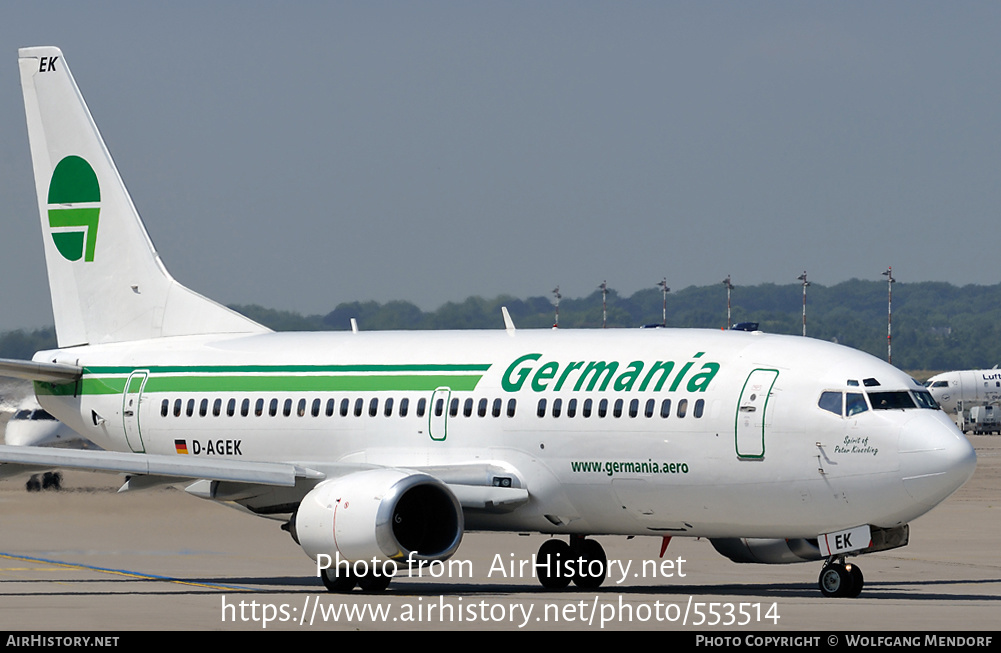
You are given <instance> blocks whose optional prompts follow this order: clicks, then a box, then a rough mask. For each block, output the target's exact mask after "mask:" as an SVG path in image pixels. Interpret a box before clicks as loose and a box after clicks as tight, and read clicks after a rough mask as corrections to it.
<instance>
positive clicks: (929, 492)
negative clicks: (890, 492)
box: [900, 411, 977, 508]
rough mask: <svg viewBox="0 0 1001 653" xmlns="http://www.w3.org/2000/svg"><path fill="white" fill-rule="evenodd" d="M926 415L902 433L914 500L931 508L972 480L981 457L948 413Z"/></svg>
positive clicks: (907, 484)
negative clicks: (978, 457)
mask: <svg viewBox="0 0 1001 653" xmlns="http://www.w3.org/2000/svg"><path fill="white" fill-rule="evenodd" d="M922 413H923V414H921V415H919V416H916V417H915V419H913V420H911V421H909V422H908V423H907V424H905V425H904V427H903V429H902V432H901V437H900V470H901V472H902V474H901V475H902V477H903V482H904V489H905V490H907V493H908V494H909V495H910V496H911V498H913V499H914V500H915V501H917V502H919V503H921V504H923V505H925V506H927V507H928V508H931V507H933V506H936V505H938V504H939V503H941V502H942V501H944V500H945V499H946V498H947V497H948V496H949V495H950V494H952V493H953V492H955V491H956V490H958V489H959V488H960V487H961V486H962V485H963V483H966V481H968V480H970V477H971V476H973V470H974V469H975V468H976V466H977V454H976V453H975V452H974V451H973V446H972V445H971V444H970V441H969V440H967V439H966V436H965V435H963V433H962V432H961V431H960V430H959V429H958V428H957V427H956V425H955V424H954V423H953V422H952V420H950V419H949V418H948V416H946V415H945V413H943V412H941V411H935V412H932V411H922Z"/></svg>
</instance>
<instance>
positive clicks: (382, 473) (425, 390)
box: [0, 47, 976, 596]
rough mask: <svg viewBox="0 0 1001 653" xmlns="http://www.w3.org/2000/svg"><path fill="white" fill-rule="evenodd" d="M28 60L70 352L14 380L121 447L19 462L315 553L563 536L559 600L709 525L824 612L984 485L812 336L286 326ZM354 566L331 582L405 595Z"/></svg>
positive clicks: (738, 554)
mask: <svg viewBox="0 0 1001 653" xmlns="http://www.w3.org/2000/svg"><path fill="white" fill-rule="evenodd" d="M20 67H21V80H22V86H23V91H24V101H25V107H26V114H27V120H28V134H29V139H30V144H31V154H32V161H33V165H34V172H35V180H36V186H37V192H38V202H39V211H40V215H41V224H42V232H43V239H44V242H45V256H46V265H47V269H48V276H49V284H50V289H51V294H52V303H53V313H54V317H55V323H56V333H57V340H58V348H57V349H54V350H52V351H42V352H38V353H37V354H36V355H35V357H34V359H33V360H32V361H10V360H7V361H2V362H0V371H2V372H3V373H4V374H7V375H12V376H18V377H21V378H28V379H31V380H33V381H34V387H35V392H36V394H37V396H38V399H39V401H40V402H41V404H42V405H43V406H44V407H45V408H46V410H48V411H49V412H51V413H52V414H53V415H55V416H56V417H58V418H59V419H60V420H62V421H64V422H65V423H66V424H68V425H70V426H71V427H72V428H73V429H74V430H76V431H78V432H79V433H81V434H83V435H85V436H86V437H88V438H89V439H91V440H92V441H94V442H95V443H96V444H98V445H99V446H101V447H103V448H104V449H107V450H108V451H103V452H102V451H81V452H75V451H51V450H43V449H39V448H32V447H24V448H17V447H4V448H3V449H2V450H0V460H2V461H6V463H7V464H6V465H4V467H5V468H7V470H8V471H10V472H18V471H23V470H25V469H32V468H34V469H49V468H53V467H67V468H82V469H90V470H99V471H111V472H119V473H123V474H127V475H128V476H129V478H128V480H127V481H126V483H125V488H124V489H129V490H131V489H138V488H143V487H149V486H152V485H156V484H162V483H183V484H184V486H185V487H186V489H187V491H188V492H190V493H191V494H193V495H196V496H199V497H204V498H207V499H212V500H215V501H219V502H227V503H229V504H231V505H236V506H239V507H242V508H243V509H245V510H246V511H248V512H250V513H254V514H257V515H261V516H265V517H270V518H274V519H278V520H281V522H282V524H283V528H285V529H287V530H288V531H289V532H290V533H291V535H292V537H293V538H295V540H296V542H298V543H299V544H300V545H301V546H302V548H303V549H304V550H305V552H306V553H307V554H308V555H309V556H310V557H312V558H313V559H324V557H325V556H329V558H332V559H334V560H340V561H349V562H358V561H368V560H378V561H396V562H399V563H401V565H402V568H403V569H406V561H407V560H408V559H411V558H413V559H414V560H418V561H420V560H423V561H435V560H444V559H447V558H448V557H450V556H452V555H453V554H454V553H455V552H456V550H457V548H458V547H459V544H460V541H461V539H462V535H463V532H464V531H466V530H485V531H516V532H541V533H545V534H551V535H552V536H553V538H552V539H550V540H548V541H546V542H545V543H544V544H543V545H542V547H541V549H540V551H539V556H538V567H537V569H536V573H537V574H538V577H539V579H540V580H541V582H542V584H543V585H544V586H546V587H550V588H558V587H565V586H566V585H567V584H568V583H570V582H573V583H575V584H576V585H578V586H580V587H596V586H598V585H600V584H601V582H602V580H603V579H604V577H605V575H606V569H605V567H606V564H605V554H604V552H603V550H602V547H601V546H600V545H599V544H598V543H597V541H596V540H594V539H591V538H593V537H595V536H603V535H620V536H622V535H625V536H631V535H648V536H655V537H657V538H663V539H664V543H665V544H666V542H667V541H668V540H667V538H670V537H673V536H686V537H706V538H711V539H712V541H713V543H714V545H715V546H716V548H717V549H718V550H719V551H720V552H722V553H723V554H724V555H726V556H728V557H730V558H731V559H732V560H735V561H737V562H762V563H785V562H800V561H806V560H817V561H821V560H823V561H824V564H823V568H822V571H821V574H820V579H819V580H820V589H821V591H822V592H823V593H824V594H825V595H827V596H857V595H858V593H859V592H860V591H861V589H862V584H863V579H862V574H861V572H860V571H859V569H858V567H857V566H856V565H852V564H846V558H847V557H848V556H853V555H857V554H861V553H870V552H874V551H880V550H886V549H890V548H894V547H897V546H902V545H904V544H906V543H907V541H908V534H909V533H908V522H910V521H911V520H913V519H915V518H916V517H919V516H921V515H922V514H924V513H926V512H927V511H929V510H931V509H932V508H933V507H934V506H936V505H937V504H939V503H940V502H942V501H943V500H944V499H945V498H946V497H948V496H949V495H950V494H952V493H953V492H954V491H955V490H956V489H957V488H959V487H960V486H961V485H962V484H963V483H964V482H965V481H966V480H967V479H969V478H970V476H971V474H972V473H973V470H974V467H975V464H976V456H975V454H974V452H973V448H972V447H971V446H970V444H969V442H968V441H967V440H966V438H965V437H964V436H963V434H962V433H961V432H959V430H958V429H957V428H956V425H955V424H953V423H952V421H951V420H950V419H949V417H948V416H947V415H946V414H945V413H944V412H942V411H941V410H939V409H938V406H937V405H936V404H935V402H934V400H933V399H932V397H931V395H930V394H929V393H928V391H927V390H926V389H924V388H923V387H922V386H921V385H920V384H918V383H917V382H916V381H914V380H912V379H911V378H909V377H908V376H907V375H906V374H904V373H902V372H900V371H898V370H897V369H895V368H893V367H891V366H890V365H888V364H886V363H884V362H882V361H880V360H878V359H876V358H874V357H872V356H869V355H867V354H864V353H861V352H859V351H855V350H852V349H848V348H845V347H841V346H837V345H834V344H831V343H827V342H820V341H817V340H812V339H808V338H803V337H792V336H776V335H768V334H763V333H760V332H759V333H751V332H741V331H718V330H695V329H631V330H623V329H618V330H615V329H607V330H565V329H559V330H554V329H539V330H516V329H515V327H514V324H513V323H512V322H511V320H510V319H509V318H508V317H507V316H506V315H505V322H506V328H505V329H500V328H498V329H497V330H495V331H450V332H412V333H411V332H381V333H379V332H369V333H367V332H364V331H360V332H343V333H333V332H327V333H272V332H270V331H269V330H268V329H266V328H264V327H262V326H261V325H259V324H256V323H254V322H252V321H250V320H248V319H247V318H245V317H243V316H241V315H239V314H237V313H235V312H233V311H231V310H229V309H227V308H225V307H223V306H221V305H219V304H216V303H214V302H212V301H210V300H208V299H205V298H204V297H202V296H200V295H197V294H195V293H194V292H192V291H190V290H188V289H187V288H185V287H183V286H181V285H180V284H178V283H177V282H176V281H174V280H173V278H171V276H170V275H169V274H168V273H167V271H166V269H165V268H164V266H163V265H162V263H161V262H160V259H159V257H158V255H157V253H156V251H155V249H154V248H153V245H152V243H151V242H150V240H149V238H148V236H147V234H146V230H145V228H144V226H143V224H142V222H141V221H140V219H139V216H138V214H137V212H136V210H135V208H134V206H133V204H132V200H131V199H130V197H129V195H128V193H127V191H126V189H125V187H124V185H123V183H122V180H121V178H120V177H119V175H118V172H117V170H116V168H115V166H114V163H113V162H112V159H111V157H110V155H109V153H108V151H107V150H106V149H105V146H104V142H103V140H102V139H101V136H100V135H99V133H98V131H97V128H96V127H95V125H94V123H93V121H92V119H91V116H90V113H89V111H88V109H87V107H86V105H85V103H84V101H83V99H82V97H81V95H80V93H79V91H78V90H77V87H76V84H75V83H74V81H73V78H72V77H71V75H70V71H69V68H68V67H67V65H66V60H65V59H64V58H63V56H62V53H61V52H60V51H59V50H58V49H56V48H52V47H36V48H25V49H22V50H20ZM657 544H659V542H658V543H657ZM657 544H653V546H657ZM582 563H583V564H582ZM347 567H348V565H347V564H342V565H336V564H335V565H334V566H331V567H330V568H328V569H327V570H325V571H323V572H322V574H321V576H322V580H323V582H324V584H325V585H326V586H327V587H328V589H330V590H331V591H345V590H349V589H351V588H353V587H355V586H356V585H360V586H361V587H362V588H364V589H368V590H377V589H383V588H385V587H386V584H387V583H388V582H389V579H388V578H386V577H385V576H384V575H380V574H379V573H378V572H369V573H365V574H360V575H359V574H357V570H358V566H357V565H355V566H354V567H353V570H354V573H352V572H350V571H348V570H347ZM363 569H364V567H363Z"/></svg>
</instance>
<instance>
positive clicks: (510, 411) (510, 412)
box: [507, 399, 518, 417]
mask: <svg viewBox="0 0 1001 653" xmlns="http://www.w3.org/2000/svg"><path fill="white" fill-rule="evenodd" d="M517 408H518V400H517V399H509V400H508V402H507V416H508V417H514V411H515V410H516V409H517Z"/></svg>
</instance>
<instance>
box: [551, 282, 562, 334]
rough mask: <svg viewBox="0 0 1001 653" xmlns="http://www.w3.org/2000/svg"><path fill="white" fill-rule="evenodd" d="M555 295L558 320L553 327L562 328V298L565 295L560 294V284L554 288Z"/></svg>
mask: <svg viewBox="0 0 1001 653" xmlns="http://www.w3.org/2000/svg"><path fill="white" fill-rule="evenodd" d="M553 296H554V297H555V298H556V321H555V322H553V328H554V329H558V328H560V298H562V297H563V295H561V294H560V287H559V286H556V287H555V288H553Z"/></svg>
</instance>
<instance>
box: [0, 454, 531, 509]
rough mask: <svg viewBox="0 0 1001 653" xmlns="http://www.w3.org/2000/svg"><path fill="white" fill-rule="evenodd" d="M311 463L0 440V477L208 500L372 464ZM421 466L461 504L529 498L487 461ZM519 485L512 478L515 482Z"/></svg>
mask: <svg viewBox="0 0 1001 653" xmlns="http://www.w3.org/2000/svg"><path fill="white" fill-rule="evenodd" d="M315 467H317V468H318V469H314V468H313V467H307V466H305V465H300V464H295V463H280V462H249V461H247V462H245V461H241V460H232V459H222V460H220V459H207V458H206V459H202V458H191V457H188V456H169V455H162V454H141V453H124V452H119V451H89V450H76V449H72V450H71V449H53V448H50V447H20V446H12V445H0V478H3V477H9V476H16V475H18V474H24V473H29V472H36V471H41V470H48V469H57V468H58V469H76V470H81V471H90V472H107V473H115V474H126V475H129V476H130V477H131V478H130V479H129V481H127V482H126V483H125V485H123V486H122V488H121V490H120V491H124V490H134V489H142V488H145V487H151V486H154V485H160V484H166V483H181V482H186V481H196V482H198V483H196V484H195V485H193V486H191V487H190V488H188V491H189V492H190V493H192V494H196V495H198V496H203V497H205V498H212V499H223V498H236V497H241V498H245V497H247V496H249V495H252V494H255V493H256V492H258V491H261V490H264V487H262V486H265V487H286V488H294V487H295V486H296V481H297V480H302V481H306V483H305V484H304V485H305V490H304V491H308V489H309V487H310V486H312V485H313V484H315V482H319V481H322V480H324V479H326V478H334V477H338V476H346V475H348V474H351V473H354V472H357V471H360V470H362V469H371V468H373V467H375V466H373V465H357V464H337V463H333V464H331V463H320V464H317V465H315ZM423 471H425V473H430V474H433V475H435V476H436V477H438V478H440V479H441V480H442V481H443V482H444V483H445V484H446V485H448V487H449V488H450V489H451V491H452V492H453V493H454V494H455V495H456V498H457V499H458V500H459V503H460V504H461V505H462V507H463V508H466V509H477V510H487V511H491V512H508V511H510V510H513V509H514V508H516V507H518V506H520V505H522V504H524V503H525V502H527V501H528V498H529V493H528V490H527V489H525V488H522V487H511V486H510V479H511V476H510V472H508V471H506V470H502V469H499V468H497V467H495V466H493V465H489V464H474V465H455V466H448V467H437V468H436V467H432V468H427V469H426V470H423ZM499 474H504V476H503V478H505V479H508V483H509V484H508V485H506V486H497V485H494V484H493V479H494V478H497V477H498V475H499ZM205 481H213V482H215V483H211V487H210V486H208V485H206V484H205V483H204V482H205ZM519 484H520V483H519V482H515V483H514V485H515V486H517V485H519ZM254 488H257V490H254ZM300 498H301V497H300Z"/></svg>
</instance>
